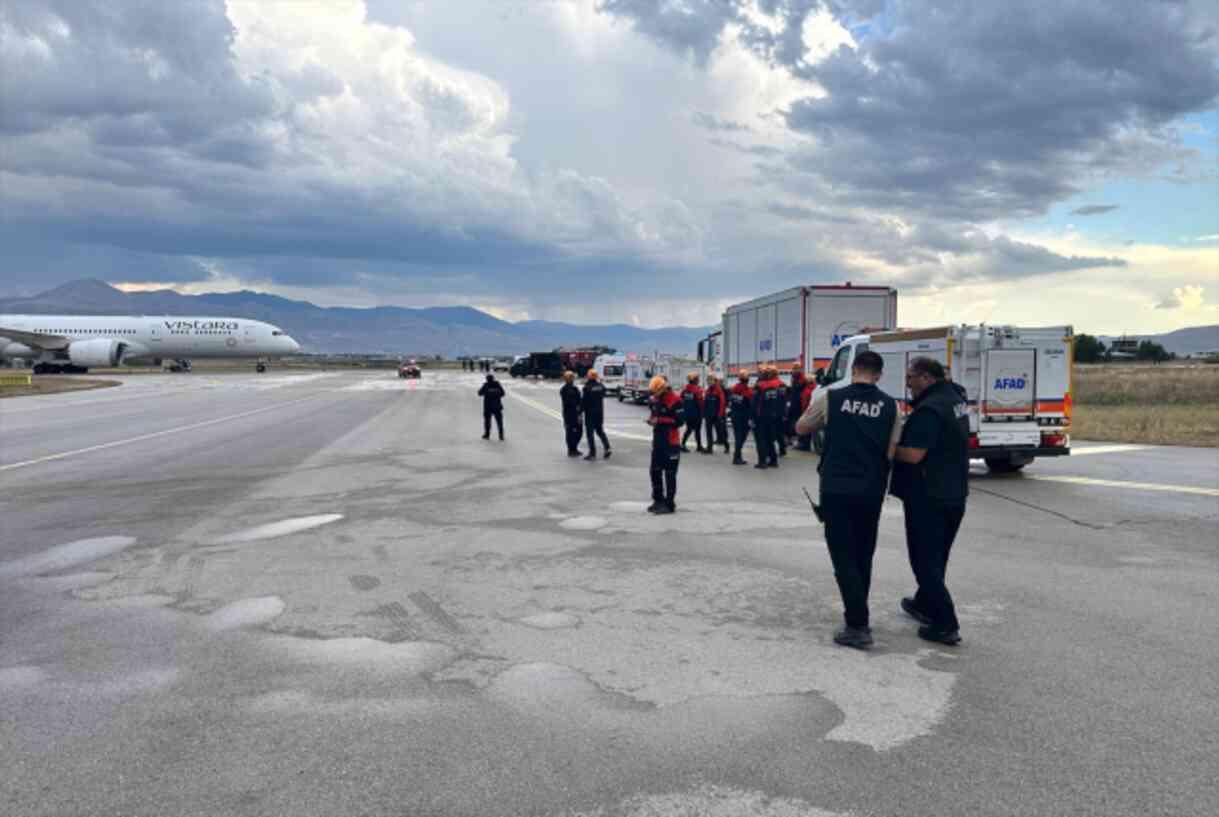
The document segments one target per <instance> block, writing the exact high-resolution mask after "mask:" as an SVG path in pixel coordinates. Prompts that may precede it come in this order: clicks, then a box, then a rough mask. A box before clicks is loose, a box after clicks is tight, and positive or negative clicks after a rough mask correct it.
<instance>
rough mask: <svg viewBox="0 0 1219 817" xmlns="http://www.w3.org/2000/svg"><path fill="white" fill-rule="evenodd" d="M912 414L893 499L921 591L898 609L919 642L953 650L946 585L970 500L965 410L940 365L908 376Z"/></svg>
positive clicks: (921, 363)
mask: <svg viewBox="0 0 1219 817" xmlns="http://www.w3.org/2000/svg"><path fill="white" fill-rule="evenodd" d="M906 385H907V386H908V387H909V389H910V394H911V395H912V396H913V400H912V401H911V405H912V406H913V411H912V412H911V414H910V416H909V417H908V418H907V419H906V424H905V428H904V429H903V430H902V437H901V441H900V442H899V443H898V446H897V455H896V464H895V466H894V469H893V486H892V489H891V490H892V493H893V495H894V496H896V497H898V498H899V499H901V501H902V505H903V508H904V510H905V514H906V549H907V551H908V553H909V556H910V567H911V568H912V569H913V570H914V578H915V580H916V581H917V582H918V592H917V593H915V594H914V596H912V597H907V598H904V599H902V603H901V606H902V610H904V611H905V612H906V614H907V615H909V616H910V617H911V618H913V619H915V620H917V621H918V622H919V623H920V624H922V625H923V626H922V627H920V628H919V631H918V634H919V637H920V638H922V639H924V640H927V641H936V642H939V643H941V644H948V645H950V646H951V645H954V644H958V643H960V641H961V632H960V624H959V622H958V621H957V613H956V608H955V607H954V605H953V603H952V595H951V594H950V593H949V592H948V587H947V585H946V584H945V581H944V578H945V574H946V573H947V571H948V554H949V552H950V551H951V550H952V543H953V541H954V540H955V539H956V535H957V530H958V529H959V528H960V527H961V520H962V519H964V517H965V500H966V498H967V497H968V496H969V406H968V403H967V402H966V399H965V398H964V396H963V395H962V394H961V392H962V391H963V390H962V389H960V388H959V387H957V386H956V384H954V383H952V382H951V381H949V380H948V379H947V376H946V374H945V372H944V367H943V365H941V364H940V362H939V361H937V360H932V359H931V358H926V357H920V358H915V359H914V360H912V361H910V365H909V367H908V368H907V369H906Z"/></svg>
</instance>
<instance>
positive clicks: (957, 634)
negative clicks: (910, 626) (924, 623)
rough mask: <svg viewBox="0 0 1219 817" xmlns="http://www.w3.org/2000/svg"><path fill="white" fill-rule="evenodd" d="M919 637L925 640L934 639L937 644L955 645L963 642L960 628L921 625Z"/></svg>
mask: <svg viewBox="0 0 1219 817" xmlns="http://www.w3.org/2000/svg"><path fill="white" fill-rule="evenodd" d="M918 637H919V638H921V639H923V640H924V641H934V642H936V643H937V644H947V645H948V646H949V647H955V646H956V645H958V644H960V643H961V631H960V630H935V629H932V628H931V627H919V628H918Z"/></svg>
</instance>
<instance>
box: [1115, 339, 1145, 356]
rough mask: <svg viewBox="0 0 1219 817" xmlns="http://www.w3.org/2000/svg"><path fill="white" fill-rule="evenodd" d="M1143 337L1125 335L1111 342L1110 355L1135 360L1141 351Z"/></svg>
mask: <svg viewBox="0 0 1219 817" xmlns="http://www.w3.org/2000/svg"><path fill="white" fill-rule="evenodd" d="M1142 340H1143V339H1142V338H1131V337H1126V336H1125V335H1123V336H1122V337H1120V338H1114V339H1113V340H1112V341H1110V342H1109V357H1111V358H1113V359H1115V360H1134V358H1135V356H1136V355H1137V354H1138V351H1139V343H1140V342H1141V341H1142Z"/></svg>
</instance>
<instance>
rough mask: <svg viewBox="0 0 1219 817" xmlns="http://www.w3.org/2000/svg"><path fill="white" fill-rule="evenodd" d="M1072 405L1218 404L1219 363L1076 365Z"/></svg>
mask: <svg viewBox="0 0 1219 817" xmlns="http://www.w3.org/2000/svg"><path fill="white" fill-rule="evenodd" d="M1075 405H1077V406H1156V407H1160V406H1165V405H1197V406H1206V405H1209V406H1215V407H1219V366H1206V365H1172V364H1168V363H1162V364H1160V365H1158V366H1153V365H1141V364H1100V365H1094V366H1076V367H1075Z"/></svg>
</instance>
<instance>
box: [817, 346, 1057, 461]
mask: <svg viewBox="0 0 1219 817" xmlns="http://www.w3.org/2000/svg"><path fill="white" fill-rule="evenodd" d="M1074 341H1075V339H1074V332H1073V330H1072V328H1071V327H1070V326H1050V327H1039V328H1020V327H1014V326H988V325H986V324H981V325H977V326H966V325H962V326H946V327H939V328H935V329H916V330H905V331H902V330H899V331H893V332H879V333H874V334H868V335H854V336H852V337H850V338H848V339H847V340H846V341H844V342H843V344H842V346H841V347H840V348H839V349H838V351H837V353H836V354H835V355H834V357H833V359H832V360H831V361H830V364H829V366H828V367H826V370H825V374H824V375H823V377H822V380H821V383H822V385H824V386H828V387H829V388H831V389H836V388H843V387H845V386H846V385H848V384H849V383H850V382H851V377H850V373H851V365H852V363H853V362H854V360H855V356H856V355H858V354H859V353H860V352H863V351H865V350H871V351H873V352H876V353H878V354H879V355H880V356H881V357H882V358H883V359H884V361H885V369H884V375H883V376H882V378H881V381H880V383H879V386H880V388H881V389H882V390H883V391H885V392H887V393H888V394H890V395H892V396H893V397H895V398H897V400H898V401H899V404H900V405H901V407H902V409H903V410H904V411H909V408H908V401H909V399H910V395H909V393H908V392H907V390H906V367H907V365H908V364H909V363H910V361H911V360H913V359H914V358H917V357H930V358H933V359H935V360H938V361H939V362H940V363H942V364H943V365H944V368H945V370H946V371H947V372H948V376H949V378H950V379H951V380H952V381H953V382H955V383H958V384H960V385H961V386H964V387H965V392H966V396H967V399H968V401H969V430H970V439H969V446H970V455H971V457H972V458H973V459H981V460H984V461H985V462H986V465H987V467H988V468H990V469H991V470H992V471H997V472H1011V471H1018V470H1019V469H1021V468H1023V467H1024V466H1025V465H1027V464H1028V463H1030V462H1032V461H1033V460H1034V459H1035V458H1037V457H1057V456H1066V455H1068V454H1070V453H1071V437H1070V425H1071V399H1072V396H1071V386H1072V381H1071V364H1072V351H1073V346H1074Z"/></svg>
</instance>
